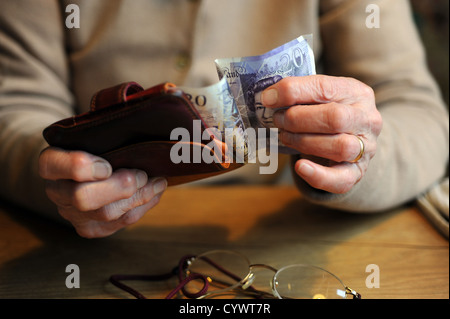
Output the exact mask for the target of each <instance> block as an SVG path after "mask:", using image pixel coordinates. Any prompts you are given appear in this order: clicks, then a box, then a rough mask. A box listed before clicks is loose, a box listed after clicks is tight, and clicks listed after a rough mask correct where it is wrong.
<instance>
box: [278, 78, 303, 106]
mask: <svg viewBox="0 0 450 319" xmlns="http://www.w3.org/2000/svg"><path fill="white" fill-rule="evenodd" d="M276 85H277V89H278V92H280V98H281V99H282V100H283V104H285V106H291V105H294V104H295V103H296V101H297V97H298V90H299V86H298V83H297V81H296V79H295V78H284V79H282V80H281V81H280V82H278V83H277V84H276Z"/></svg>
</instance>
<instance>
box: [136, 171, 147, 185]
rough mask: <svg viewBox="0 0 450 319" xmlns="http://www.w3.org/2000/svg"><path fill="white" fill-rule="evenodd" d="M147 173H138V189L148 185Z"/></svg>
mask: <svg viewBox="0 0 450 319" xmlns="http://www.w3.org/2000/svg"><path fill="white" fill-rule="evenodd" d="M147 180H148V177H147V173H146V172H144V171H138V172H137V173H136V183H137V188H138V189H139V188H142V187H144V186H145V185H146V184H147Z"/></svg>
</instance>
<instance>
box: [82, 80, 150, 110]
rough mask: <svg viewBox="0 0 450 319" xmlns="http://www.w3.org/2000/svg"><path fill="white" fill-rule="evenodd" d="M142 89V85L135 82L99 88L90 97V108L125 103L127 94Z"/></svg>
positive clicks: (94, 108)
mask: <svg viewBox="0 0 450 319" xmlns="http://www.w3.org/2000/svg"><path fill="white" fill-rule="evenodd" d="M143 90H144V89H143V88H142V86H140V85H139V84H137V83H136V82H126V83H122V84H119V85H116V86H113V87H110V88H107V89H103V90H100V91H98V92H97V93H95V94H94V96H93V97H92V99H91V105H90V110H91V111H95V110H98V109H100V108H103V107H108V106H111V105H115V104H119V103H125V102H126V101H127V99H128V96H129V95H132V94H134V93H137V92H141V91H143Z"/></svg>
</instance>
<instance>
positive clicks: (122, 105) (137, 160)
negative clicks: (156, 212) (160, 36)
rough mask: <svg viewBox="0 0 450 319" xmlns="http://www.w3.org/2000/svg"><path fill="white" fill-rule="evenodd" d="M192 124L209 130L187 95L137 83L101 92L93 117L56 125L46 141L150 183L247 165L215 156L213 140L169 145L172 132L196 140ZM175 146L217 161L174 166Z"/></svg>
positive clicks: (89, 114) (83, 116)
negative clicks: (143, 174)
mask: <svg viewBox="0 0 450 319" xmlns="http://www.w3.org/2000/svg"><path fill="white" fill-rule="evenodd" d="M194 120H199V121H200V123H201V132H202V133H203V131H204V130H206V129H208V127H207V126H206V124H205V122H204V121H203V120H202V118H201V116H200V114H199V113H198V111H197V110H196V109H195V107H194V106H193V105H192V103H191V102H190V101H189V98H188V97H187V95H186V94H184V92H182V91H181V90H180V89H178V88H177V87H176V86H175V85H174V84H171V83H163V84H160V85H157V86H154V87H152V88H149V89H147V90H144V89H143V88H142V87H141V86H140V85H139V84H137V83H136V82H127V83H122V84H119V85H117V86H114V87H111V88H107V89H104V90H101V91H99V92H97V93H96V94H95V95H94V96H93V97H92V100H91V105H90V111H89V112H86V113H83V114H80V115H76V116H73V117H69V118H66V119H63V120H60V121H58V122H56V123H53V124H51V125H50V126H48V127H47V128H45V129H44V131H43V135H44V138H45V140H46V141H47V142H48V144H49V145H50V146H55V147H59V148H62V149H66V150H81V151H86V152H88V153H91V154H94V155H97V156H100V157H103V158H104V159H106V160H107V161H108V162H109V163H110V164H111V165H112V167H113V170H117V169H119V168H134V169H140V170H144V171H145V172H146V173H147V174H148V176H149V178H151V177H165V178H166V179H167V181H168V184H169V185H177V184H182V183H187V182H191V181H194V180H198V179H202V178H206V177H210V176H215V175H219V174H223V173H226V172H229V171H231V170H234V169H236V168H239V167H241V166H242V165H243V164H240V163H230V162H227V161H226V160H225V158H223V156H222V154H225V152H219V154H217V152H216V153H215V152H214V150H216V149H217V148H215V147H211V143H210V142H211V141H213V138H212V139H211V140H210V141H201V142H200V143H199V142H198V141H196V142H194V141H192V140H191V141H190V142H185V141H175V140H171V139H170V134H171V132H172V130H174V129H175V128H180V127H181V128H185V129H187V130H188V131H189V134H190V136H191V137H193V133H194V132H193V130H194V126H193V122H194ZM176 143H187V144H189V145H184V146H185V147H188V148H189V150H190V154H194V152H203V151H206V152H209V153H210V154H211V156H213V158H214V159H215V160H214V161H212V163H206V162H204V161H203V160H202V161H201V162H200V163H193V161H188V162H180V163H174V161H172V160H171V157H170V151H171V149H172V147H173V146H174V145H175V144H176ZM205 148H206V150H205ZM200 154H203V153H200Z"/></svg>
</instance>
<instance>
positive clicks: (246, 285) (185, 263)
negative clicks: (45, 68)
mask: <svg viewBox="0 0 450 319" xmlns="http://www.w3.org/2000/svg"><path fill="white" fill-rule="evenodd" d="M217 252H227V253H228V252H232V253H235V254H238V255H240V256H242V257H243V258H244V259H245V260H246V261H247V262H248V264H249V265H248V267H249V271H248V274H247V275H246V277H245V278H243V279H240V278H239V277H237V276H236V275H234V274H232V273H230V272H229V271H227V270H226V269H224V268H223V267H221V266H220V265H218V264H216V263H215V262H213V261H209V263H210V264H211V265H212V266H213V267H215V268H216V269H218V270H219V271H221V272H223V273H224V274H226V275H227V276H229V277H230V278H232V279H234V280H237V283H236V284H234V285H231V286H229V287H228V288H226V289H222V290H220V291H213V292H209V293H208V289H209V283H210V280H211V279H210V278H209V277H208V276H207V275H203V274H199V273H191V274H189V275H188V276H186V277H184V278H183V274H186V270H188V267H189V264H190V263H192V262H193V261H194V260H196V259H197V258H199V257H201V256H203V255H207V254H211V253H217ZM293 266H305V267H311V268H316V269H319V270H322V271H324V272H326V273H328V274H329V275H331V276H333V277H334V278H335V279H337V280H338V281H339V282H340V283H341V284H342V286H343V287H344V289H345V295H346V296H347V295H350V296H352V299H361V294H359V293H358V292H356V291H355V290H353V289H351V288H350V287H348V286H346V285H345V284H344V283H343V282H342V281H341V279H339V278H338V277H337V276H336V275H334V274H333V273H331V272H329V271H328V270H326V269H323V268H321V267H318V266H313V265H307V264H291V265H287V266H284V267H282V268H281V269H276V268H274V267H272V266H270V265H267V264H251V263H250V261H249V260H248V258H247V257H246V256H245V255H243V254H241V253H238V252H235V251H232V250H211V251H207V252H204V253H202V254H200V255H185V256H183V257H182V258H181V259H180V261H179V263H178V266H176V267H174V268H173V269H172V271H171V272H169V273H166V274H161V275H120V274H116V275H112V276H110V278H109V281H110V282H111V283H112V284H113V285H114V286H116V287H118V288H120V289H122V290H124V291H126V292H128V293H129V294H131V295H133V296H134V297H136V298H137V299H147V298H146V297H145V296H144V295H143V294H141V293H140V292H138V291H137V290H135V289H134V288H131V287H130V286H128V285H125V284H124V283H123V282H122V281H124V280H145V281H161V280H168V279H170V278H172V277H173V276H178V279H179V283H178V285H177V286H176V287H175V288H174V289H173V290H172V291H171V292H170V293H169V294H168V295H167V296H166V297H165V299H172V298H173V297H174V296H175V295H176V294H177V293H178V292H179V291H180V290H181V292H182V293H183V295H184V296H186V297H187V298H191V299H194V298H195V299H200V298H205V297H207V296H209V295H212V294H217V293H220V292H225V291H230V290H234V289H236V288H239V287H240V288H241V289H242V291H243V292H245V293H246V294H248V293H250V294H252V295H254V296H255V298H258V299H263V296H267V295H270V296H271V297H272V298H273V297H275V298H277V297H278V298H281V296H279V294H278V292H277V294H278V295H275V289H272V294H270V293H267V292H264V291H260V290H257V289H255V288H253V287H252V286H251V283H252V282H253V280H252V277H254V273H253V272H252V268H255V267H260V268H266V269H269V270H271V271H273V272H275V275H274V276H273V278H272V282H273V281H274V279H275V278H276V275H277V273H279V272H280V271H281V270H283V269H285V268H287V267H293ZM197 279H200V280H202V281H203V288H202V289H200V290H199V291H198V292H196V293H191V292H188V291H186V289H185V286H186V285H187V284H188V283H189V282H190V281H192V280H197ZM253 279H254V278H253ZM343 299H346V298H343Z"/></svg>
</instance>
